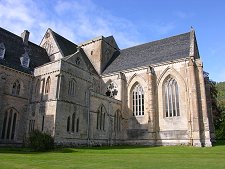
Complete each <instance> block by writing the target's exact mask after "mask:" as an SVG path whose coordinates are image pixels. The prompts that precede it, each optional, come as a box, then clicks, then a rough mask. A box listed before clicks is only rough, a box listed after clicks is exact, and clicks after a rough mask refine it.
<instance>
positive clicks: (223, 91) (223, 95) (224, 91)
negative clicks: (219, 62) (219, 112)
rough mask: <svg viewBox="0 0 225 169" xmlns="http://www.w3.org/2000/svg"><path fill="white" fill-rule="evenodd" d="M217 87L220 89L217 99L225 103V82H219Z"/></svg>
mask: <svg viewBox="0 0 225 169" xmlns="http://www.w3.org/2000/svg"><path fill="white" fill-rule="evenodd" d="M216 88H217V90H218V97H217V100H218V101H219V102H223V105H225V82H219V83H217V84H216Z"/></svg>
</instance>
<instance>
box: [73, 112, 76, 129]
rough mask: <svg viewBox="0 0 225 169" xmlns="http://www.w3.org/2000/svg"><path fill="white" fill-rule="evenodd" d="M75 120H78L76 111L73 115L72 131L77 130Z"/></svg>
mask: <svg viewBox="0 0 225 169" xmlns="http://www.w3.org/2000/svg"><path fill="white" fill-rule="evenodd" d="M75 120H76V117H75V113H73V115H72V132H73V133H74V131H75Z"/></svg>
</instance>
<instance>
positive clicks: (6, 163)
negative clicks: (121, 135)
mask: <svg viewBox="0 0 225 169" xmlns="http://www.w3.org/2000/svg"><path fill="white" fill-rule="evenodd" d="M0 168H1V169H13V168H23V169H31V168H32V169H39V168H40V169H41V168H44V169H45V168H46V169H52V168H53V169H57V168H91V169H92V168H93V169H94V168H97V169H101V168H106V169H108V168H109V169H110V168H113V169H114V168H138V169H139V168H165V169H169V168H173V169H174V168H182V169H185V168H188V169H189V168H191V169H194V168H204V169H208V168H210V169H214V168H216V169H223V168H225V141H223V142H219V143H217V144H216V145H215V146H214V147H203V148H197V147H187V146H172V147H143V146H135V147H133V146H116V147H92V148H87V147H85V148H64V149H57V150H55V151H52V152H32V151H30V150H29V149H24V148H0Z"/></svg>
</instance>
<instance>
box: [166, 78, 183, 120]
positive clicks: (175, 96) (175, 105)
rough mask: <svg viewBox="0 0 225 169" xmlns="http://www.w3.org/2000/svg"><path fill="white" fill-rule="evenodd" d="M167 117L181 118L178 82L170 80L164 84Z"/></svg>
mask: <svg viewBox="0 0 225 169" xmlns="http://www.w3.org/2000/svg"><path fill="white" fill-rule="evenodd" d="M164 101H165V116H166V117H174V116H180V108H179V90H178V85H177V81H176V80H175V79H173V78H170V79H168V80H167V81H166V83H165V84H164Z"/></svg>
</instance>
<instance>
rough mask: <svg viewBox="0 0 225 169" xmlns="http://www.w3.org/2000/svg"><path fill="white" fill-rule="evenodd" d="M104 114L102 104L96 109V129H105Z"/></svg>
mask: <svg viewBox="0 0 225 169" xmlns="http://www.w3.org/2000/svg"><path fill="white" fill-rule="evenodd" d="M105 116H106V110H105V107H104V106H103V105H102V106H100V108H99V109H98V113H97V129H98V130H105Z"/></svg>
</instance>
